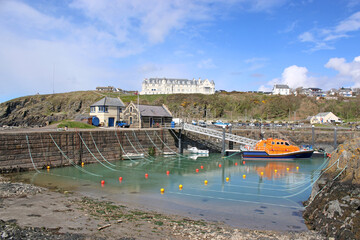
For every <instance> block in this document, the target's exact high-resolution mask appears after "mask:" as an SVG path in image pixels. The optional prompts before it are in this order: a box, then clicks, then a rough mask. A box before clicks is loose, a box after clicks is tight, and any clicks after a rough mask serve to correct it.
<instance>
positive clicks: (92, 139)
mask: <svg viewBox="0 0 360 240" xmlns="http://www.w3.org/2000/svg"><path fill="white" fill-rule="evenodd" d="M90 136H91V139H92V141H93V143H94V145H95V148H96V150H97V151H98V153H99V154H100V156H101V157H102V159H104V161H105V162H107V163H108V164H109V165H111V166H113V167H115V166H116V165H115V164H112V163H111V162H109V161H108V160H106V158H105V157H104V156H103V155H102V154H101V152H100V150H99V148H98V147H97V145H96V142H95V140H94V138H93V135H92V134H91V132H90Z"/></svg>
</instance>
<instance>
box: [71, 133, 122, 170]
mask: <svg viewBox="0 0 360 240" xmlns="http://www.w3.org/2000/svg"><path fill="white" fill-rule="evenodd" d="M78 135H79V137H80V139H81V141H82V143H83V144H84V146H85V147H86V149H87V150H88V152H89V153H90V154H91V156H93V158H94V159H95V160H96V161H97V162H98V163H100V164H101V165H102V166H104V167H106V168H107V169H109V170H111V171H118V170H116V169H114V168H111V167H109V166H107V165H105V164H104V163H102V162H101V161H100V160H99V159H98V158H97V157H96V156H95V155H94V154H93V153H92V152H91V150H90V149H89V147H88V146H87V144H86V143H85V141H84V139H83V137H82V136H81V134H80V133H78Z"/></svg>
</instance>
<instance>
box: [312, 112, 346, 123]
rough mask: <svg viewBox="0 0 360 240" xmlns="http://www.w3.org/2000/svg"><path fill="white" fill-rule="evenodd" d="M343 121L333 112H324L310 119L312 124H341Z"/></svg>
mask: <svg viewBox="0 0 360 240" xmlns="http://www.w3.org/2000/svg"><path fill="white" fill-rule="evenodd" d="M339 122H341V119H340V118H339V117H337V116H335V114H333V113H332V112H322V113H318V114H317V115H315V116H313V117H311V118H310V123H311V124H324V123H339Z"/></svg>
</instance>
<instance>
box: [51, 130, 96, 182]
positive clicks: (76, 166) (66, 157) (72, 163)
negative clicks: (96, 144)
mask: <svg viewBox="0 0 360 240" xmlns="http://www.w3.org/2000/svg"><path fill="white" fill-rule="evenodd" d="M49 135H50V137H51V139H52V141H53V142H54V144H55V145H56V147H57V148H58V149H59V151H60V152H61V154H62V155H63V156H64V157H65V159H66V160H68V161H69V163H70V164H71V165H73V166H74V167H75V168H76V169H78V170H79V171H81V172H85V173H88V174H90V175H93V176H97V177H102V175H98V174H95V173H92V172H89V171H87V170H85V169H82V168H81V167H79V166H78V165H76V164H75V163H74V162H73V161H72V160H71V159H70V158H69V157H68V156H67V155H66V154H65V153H64V152H63V151H62V150H61V148H60V147H59V145H58V144H57V143H56V141H55V140H54V138H53V136H52V135H51V134H49Z"/></svg>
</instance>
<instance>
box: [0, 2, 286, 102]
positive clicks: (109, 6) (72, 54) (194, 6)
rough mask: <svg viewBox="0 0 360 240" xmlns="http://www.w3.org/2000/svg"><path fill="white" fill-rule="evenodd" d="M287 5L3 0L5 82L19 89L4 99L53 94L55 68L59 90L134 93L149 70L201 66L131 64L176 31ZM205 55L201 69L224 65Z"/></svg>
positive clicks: (0, 51) (4, 90) (8, 88)
mask: <svg viewBox="0 0 360 240" xmlns="http://www.w3.org/2000/svg"><path fill="white" fill-rule="evenodd" d="M284 3H285V1H284V0H256V1H253V0H231V1H222V0H209V1H204V0H174V1H166V0H164V1H162V0H147V1H143V0H132V1H128V0H101V1H98V0H68V1H45V2H42V3H41V4H40V3H39V2H36V1H35V2H34V1H21V0H0V36H1V37H0V56H1V57H0V72H1V81H2V83H3V82H5V81H6V82H11V83H12V84H5V85H2V87H1V88H0V96H4V95H5V94H8V95H13V96H14V95H15V96H21V95H25V94H34V93H36V92H40V93H49V92H52V69H53V65H55V91H56V92H59V91H73V90H78V89H94V88H95V87H96V86H97V85H114V86H119V87H121V88H125V89H126V88H130V89H134V88H136V86H139V85H140V83H141V79H142V77H144V76H143V75H144V74H146V72H153V73H154V74H159V75H160V74H161V75H163V76H169V77H170V76H173V77H178V76H183V75H184V73H186V72H187V71H188V70H187V68H196V64H193V65H194V66H193V65H191V66H190V67H189V65H190V64H188V67H185V64H184V65H183V64H176V63H174V64H172V65H162V64H158V63H156V64H155V65H151V64H150V65H146V64H145V65H144V66H142V67H137V66H131V63H130V62H131V61H134V59H131V60H129V61H128V59H130V58H131V57H132V56H135V55H140V54H141V53H144V52H146V50H148V49H150V48H151V47H153V46H154V45H160V44H162V43H163V42H165V41H166V40H167V39H168V38H169V36H171V34H173V33H174V32H175V33H176V32H182V34H184V33H183V32H185V34H186V32H187V31H190V30H188V29H189V28H190V27H191V31H198V28H200V27H202V26H204V25H205V26H206V25H208V24H209V23H210V24H211V23H212V21H214V22H215V21H216V20H217V19H218V17H223V16H227V15H230V14H232V13H233V10H234V9H236V11H253V10H255V11H265V12H266V11H268V10H271V9H274V8H276V7H279V6H281V5H282V4H284ZM229 9H231V10H232V11H230V10H229ZM204 23H205V24H204ZM200 25H201V26H200ZM200 54H201V55H204V56H203V58H204V60H203V61H201V62H200V63H199V65H198V67H200V68H203V69H209V68H215V67H216V65H215V64H214V63H213V60H212V59H211V58H207V56H205V53H202V52H200ZM190 57H191V56H190ZM206 58H207V59H206ZM146 60H147V59H142V60H140V62H146ZM192 63H193V62H192ZM133 64H138V63H133ZM138 65H139V64H138ZM163 67H168V69H167V70H165V69H163ZM197 70H198V69H197ZM176 74H178V76H175V75H176ZM121 79H124V81H121ZM125 80H126V81H125ZM0 101H2V99H0Z"/></svg>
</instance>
